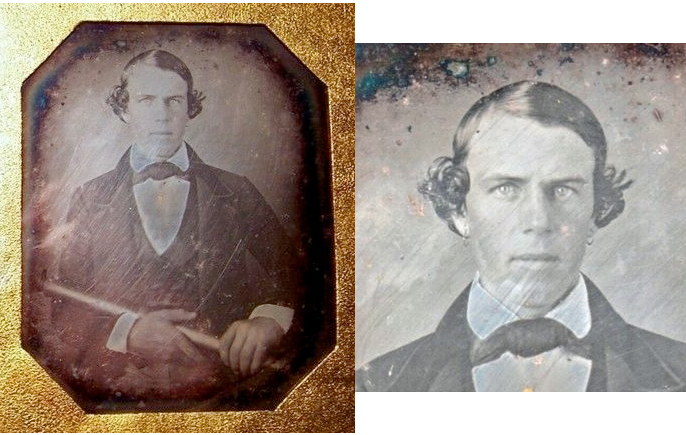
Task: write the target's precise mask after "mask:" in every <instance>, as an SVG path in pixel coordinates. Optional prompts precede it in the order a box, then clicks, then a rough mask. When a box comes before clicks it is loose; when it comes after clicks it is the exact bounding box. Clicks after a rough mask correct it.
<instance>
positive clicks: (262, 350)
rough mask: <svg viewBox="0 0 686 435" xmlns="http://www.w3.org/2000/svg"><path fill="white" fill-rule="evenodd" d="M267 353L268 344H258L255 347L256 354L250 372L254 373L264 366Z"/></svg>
mask: <svg viewBox="0 0 686 435" xmlns="http://www.w3.org/2000/svg"><path fill="white" fill-rule="evenodd" d="M266 355H267V346H263V345H261V344H260V345H258V346H257V348H255V354H254V355H253V356H252V364H250V374H251V375H254V374H255V373H257V371H258V370H259V369H260V367H262V363H264V360H265V356H266Z"/></svg>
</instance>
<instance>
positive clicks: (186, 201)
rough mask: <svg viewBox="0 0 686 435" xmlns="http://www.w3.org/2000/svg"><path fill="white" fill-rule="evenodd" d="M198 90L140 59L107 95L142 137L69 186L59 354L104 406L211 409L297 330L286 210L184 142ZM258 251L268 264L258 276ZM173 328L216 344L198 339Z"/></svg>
mask: <svg viewBox="0 0 686 435" xmlns="http://www.w3.org/2000/svg"><path fill="white" fill-rule="evenodd" d="M203 99H204V97H203V96H202V94H201V93H199V92H198V91H197V90H195V89H194V88H193V79H192V76H191V73H190V71H189V69H188V67H187V66H186V65H185V64H184V63H183V62H182V61H181V60H180V59H179V58H177V57H176V56H174V55H172V54H171V53H168V52H165V51H162V50H151V51H147V52H145V53H141V54H139V55H138V56H136V57H134V58H133V59H131V61H130V62H129V63H128V64H127V65H126V67H125V68H124V72H123V75H122V78H121V83H120V85H118V86H116V87H115V88H114V90H113V92H112V94H111V96H110V97H109V99H108V103H109V104H110V105H111V106H112V108H113V110H114V112H115V113H116V114H117V115H118V116H119V117H120V118H121V119H122V121H124V122H126V123H127V125H128V126H129V127H130V128H131V129H132V133H133V135H134V137H135V141H134V143H133V144H132V146H131V147H130V148H129V149H128V150H127V152H126V153H125V154H124V156H123V157H122V158H121V160H120V161H119V163H118V164H117V166H116V168H115V169H114V170H112V171H110V172H108V173H106V174H104V175H102V176H100V177H98V178H96V179H94V180H91V181H89V182H88V183H86V184H85V185H83V186H81V187H80V188H79V189H78V190H77V191H76V193H75V194H74V197H73V200H72V204H71V207H70V210H69V214H68V225H69V226H70V228H72V230H73V231H72V232H71V234H73V237H72V238H71V240H69V241H68V244H67V247H66V249H65V250H64V252H63V253H62V255H61V258H60V265H59V272H58V277H57V279H56V281H57V283H58V284H59V287H57V289H58V290H60V289H67V290H66V291H67V292H70V293H64V292H62V293H59V297H56V298H55V302H54V304H53V307H52V321H53V325H54V328H55V330H56V331H58V335H59V340H60V341H61V342H62V344H63V346H61V349H59V350H58V351H57V356H58V358H57V359H58V360H59V363H54V362H53V364H58V365H59V367H58V370H61V371H63V372H64V373H65V374H66V376H68V379H70V380H71V381H70V383H71V385H72V386H73V387H74V388H75V389H78V390H79V391H80V392H81V393H83V394H85V396H86V397H87V398H88V401H90V402H91V403H92V406H93V407H95V408H96V409H97V408H99V407H103V408H104V409H107V407H108V406H112V404H113V403H124V404H130V403H143V404H144V406H146V408H144V409H149V408H158V409H183V408H188V407H192V408H195V409H203V408H208V407H209V408H211V407H212V406H214V405H213V404H216V403H219V402H221V400H222V398H226V397H228V396H232V395H234V396H235V395H236V394H239V393H240V392H241V391H242V388H243V387H242V382H244V381H246V380H247V381H250V377H251V376H253V375H257V374H261V375H264V374H265V373H267V374H268V373H269V372H270V371H271V372H273V371H274V366H275V359H278V357H279V355H278V352H279V351H280V350H282V347H284V344H285V342H284V340H285V337H287V336H288V334H289V332H291V331H292V330H293V329H294V328H293V325H292V323H293V319H294V308H295V307H297V306H299V305H298V294H299V290H298V287H299V283H298V278H297V274H298V273H299V272H298V271H297V270H296V268H297V263H298V261H297V260H296V257H297V254H296V253H294V252H293V244H292V243H291V241H290V240H289V238H288V237H287V235H286V233H285V231H284V230H283V228H282V226H281V225H280V223H279V220H278V218H277V217H276V215H275V214H274V212H273V211H272V209H271V208H270V206H269V205H268V204H267V203H266V202H265V200H264V198H263V197H262V195H261V194H260V193H259V192H258V191H257V189H256V188H255V187H254V186H253V185H252V184H251V183H250V181H248V180H247V179H246V178H244V177H241V176H238V175H236V174H232V173H229V172H226V171H223V170H221V169H218V168H215V167H212V166H209V165H207V164H206V163H205V162H203V161H202V160H201V159H200V158H199V157H198V155H197V154H196V153H195V151H194V150H193V149H192V148H191V146H190V145H189V144H187V143H186V142H185V141H184V133H185V129H186V125H187V123H188V122H189V121H190V120H191V119H193V118H194V117H196V116H197V115H198V114H199V113H200V111H201V110H202V104H201V103H202V100H203ZM252 259H254V260H256V262H257V263H258V264H259V265H260V266H261V268H262V270H264V272H266V273H265V275H266V279H264V280H261V281H260V283H261V284H258V282H256V280H255V279H254V278H255V277H254V274H251V273H249V271H248V270H249V262H250V261H252ZM53 288H55V287H54V286H53ZM112 306H115V307H116V308H115V309H112ZM120 308H121V309H123V312H122V313H116V314H115V312H116V311H117V310H118V309H120ZM178 326H184V327H186V328H188V329H192V330H194V331H195V332H200V333H201V334H204V335H205V336H214V337H216V338H218V341H217V340H215V343H214V346H209V348H208V346H207V345H205V346H199V345H198V344H197V343H198V342H199V341H198V340H197V339H195V340H191V338H192V337H190V336H189V334H187V333H184V332H182V330H181V329H179V328H178ZM201 341H202V340H200V342H201ZM212 347H214V349H212ZM145 404H148V405H145Z"/></svg>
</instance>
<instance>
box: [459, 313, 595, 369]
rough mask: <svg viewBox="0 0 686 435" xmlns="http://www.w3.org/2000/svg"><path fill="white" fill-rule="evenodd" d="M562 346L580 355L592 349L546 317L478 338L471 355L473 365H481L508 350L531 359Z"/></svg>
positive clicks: (504, 326)
mask: <svg viewBox="0 0 686 435" xmlns="http://www.w3.org/2000/svg"><path fill="white" fill-rule="evenodd" d="M560 346H564V347H566V348H567V349H569V350H570V351H572V352H573V353H575V354H578V355H582V356H583V355H585V354H588V349H586V348H585V346H583V345H582V344H581V342H580V340H579V339H578V338H577V337H576V336H575V335H574V333H572V331H570V330H569V329H567V327H565V326H564V325H563V324H561V323H560V322H558V321H556V320H553V319H548V318H545V317H543V318H538V319H531V320H517V321H515V322H512V323H508V324H507V325H503V326H501V327H500V328H498V329H496V330H495V331H494V332H493V333H492V334H491V335H489V336H488V337H486V339H484V340H478V339H477V340H476V341H475V342H474V344H473V346H472V351H471V355H470V356H471V360H472V364H473V365H474V366H478V365H480V364H484V363H487V362H489V361H493V360H496V359H498V358H500V356H501V355H502V354H503V353H505V352H507V351H509V352H510V353H512V354H513V355H518V356H522V357H525V358H528V357H532V356H534V355H538V354H540V353H543V352H547V351H549V350H552V349H555V348H556V347H560Z"/></svg>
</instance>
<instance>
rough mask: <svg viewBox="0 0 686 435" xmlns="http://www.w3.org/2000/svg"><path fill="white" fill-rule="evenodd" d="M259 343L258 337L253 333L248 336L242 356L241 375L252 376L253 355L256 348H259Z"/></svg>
mask: <svg viewBox="0 0 686 435" xmlns="http://www.w3.org/2000/svg"><path fill="white" fill-rule="evenodd" d="M257 341H258V340H257V337H255V334H254V333H252V334H249V335H248V338H247V339H246V340H245V343H244V344H243V349H241V356H240V369H241V375H243V376H245V375H248V374H250V365H251V363H252V358H253V354H254V353H255V348H257Z"/></svg>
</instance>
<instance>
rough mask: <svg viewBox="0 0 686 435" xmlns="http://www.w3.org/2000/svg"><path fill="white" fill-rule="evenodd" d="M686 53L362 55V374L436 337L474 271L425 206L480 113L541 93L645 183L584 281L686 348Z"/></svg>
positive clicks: (458, 50) (362, 50)
mask: <svg viewBox="0 0 686 435" xmlns="http://www.w3.org/2000/svg"><path fill="white" fill-rule="evenodd" d="M685 51H686V50H685V47H684V46H683V45H671V44H617V45H612V44H525V45H522V44H517V45H515V44H454V45H443V44H357V45H356V49H355V60H356V72H355V75H356V77H355V79H356V80H355V88H356V106H355V115H356V122H355V143H356V144H355V156H356V157H355V180H356V192H355V213H356V219H355V271H356V276H355V286H356V291H355V315H356V320H355V366H356V367H359V366H360V365H361V364H363V363H365V362H368V361H369V360H371V359H373V358H374V357H376V356H379V355H381V354H383V353H385V352H388V351H389V350H392V349H394V348H397V347H398V346H400V345H403V344H405V343H408V342H410V341H412V340H414V339H416V338H419V337H421V336H423V335H426V334H428V333H430V332H432V331H433V330H434V329H435V327H436V325H437V324H438V321H439V319H440V318H441V317H442V316H443V314H444V313H445V311H446V310H447V308H448V306H449V305H450V303H451V302H452V301H453V300H454V299H455V297H457V295H458V294H459V293H460V292H461V291H462V290H463V288H464V287H465V286H466V285H467V284H468V283H469V282H470V280H471V279H472V277H473V275H474V272H475V268H474V264H473V262H472V261H471V259H470V255H469V252H468V250H467V248H465V247H464V246H463V244H462V241H461V240H460V239H459V238H458V237H457V236H456V235H455V234H454V233H452V232H450V230H448V228H447V226H446V225H445V224H444V223H443V222H442V221H441V220H440V219H439V218H438V217H437V216H436V214H435V213H434V211H433V208H432V207H431V204H430V203H429V202H428V201H426V200H424V199H423V198H422V197H421V196H420V195H419V194H418V193H417V184H418V183H419V181H420V180H421V179H422V178H423V176H424V174H425V172H426V169H427V168H428V167H429V165H430V163H431V162H432V161H433V159H434V158H436V157H438V156H442V155H450V153H451V143H452V136H453V134H454V132H455V129H456V127H457V124H458V123H459V121H460V119H461V118H462V116H463V115H464V113H465V112H466V111H467V109H468V108H469V107H470V106H471V105H472V104H473V103H474V102H475V101H476V100H478V99H479V98H480V97H481V96H483V95H486V94H488V93H490V92H492V91H494V90H495V89H497V88H499V87H501V86H503V85H506V84H508V83H512V82H516V81H520V80H541V81H545V82H549V83H553V84H556V85H558V86H560V87H562V88H563V89H566V90H568V91H569V92H571V93H572V94H574V95H576V96H578V97H579V98H581V99H582V100H583V101H584V102H585V103H586V104H587V105H588V106H589V107H590V108H591V110H593V111H594V113H595V114H596V116H597V117H598V119H599V120H600V122H601V124H602V126H603V129H604V130H605V135H606V137H607V140H608V146H609V154H608V162H609V163H610V164H614V165H615V166H617V168H618V169H627V171H628V175H629V177H630V178H631V179H633V180H634V184H633V186H632V187H631V188H630V189H629V190H628V191H627V192H626V193H625V199H626V209H625V211H624V213H623V214H622V215H621V216H620V217H619V218H618V219H617V220H615V221H614V222H612V223H611V224H610V225H609V226H608V227H606V228H603V229H601V230H600V231H599V232H598V233H597V234H596V235H595V237H594V242H593V245H592V246H590V247H589V249H588V250H587V253H586V257H585V260H584V263H583V265H582V268H581V270H582V272H584V273H586V274H587V275H588V276H589V277H590V278H591V279H592V280H594V282H595V283H596V284H597V285H598V286H599V288H600V289H601V290H602V291H603V293H604V294H605V296H606V297H607V298H608V299H609V300H610V302H611V303H612V305H613V306H614V307H615V308H616V309H617V311H618V312H619V314H620V315H622V317H624V319H625V320H627V321H628V322H630V323H633V324H636V325H637V326H640V327H643V328H646V329H648V330H651V331H655V332H658V333H661V334H663V335H666V336H669V337H672V338H675V339H678V340H681V341H686V322H684V320H683V318H684V314H683V313H684V309H685V308H686V289H685V284H684V280H683V277H684V273H683V270H684V265H685V264H686V253H685V252H684V249H683V246H684V245H685V244H686V232H685V231H684V227H685V225H684V224H683V221H684V217H685V215H686V213H684V211H683V203H684V200H685V199H686V185H685V184H684V181H683V180H684V174H685V171H686V169H685V168H686V143H685V140H684V139H685V131H684V127H683V124H684V120H685V119H686V110H685V109H684V107H683V105H682V102H683V101H686V87H685V86H684V83H686V75H684V72H685V71H684V65H685V63H686V58H685V57H684V52H685Z"/></svg>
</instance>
